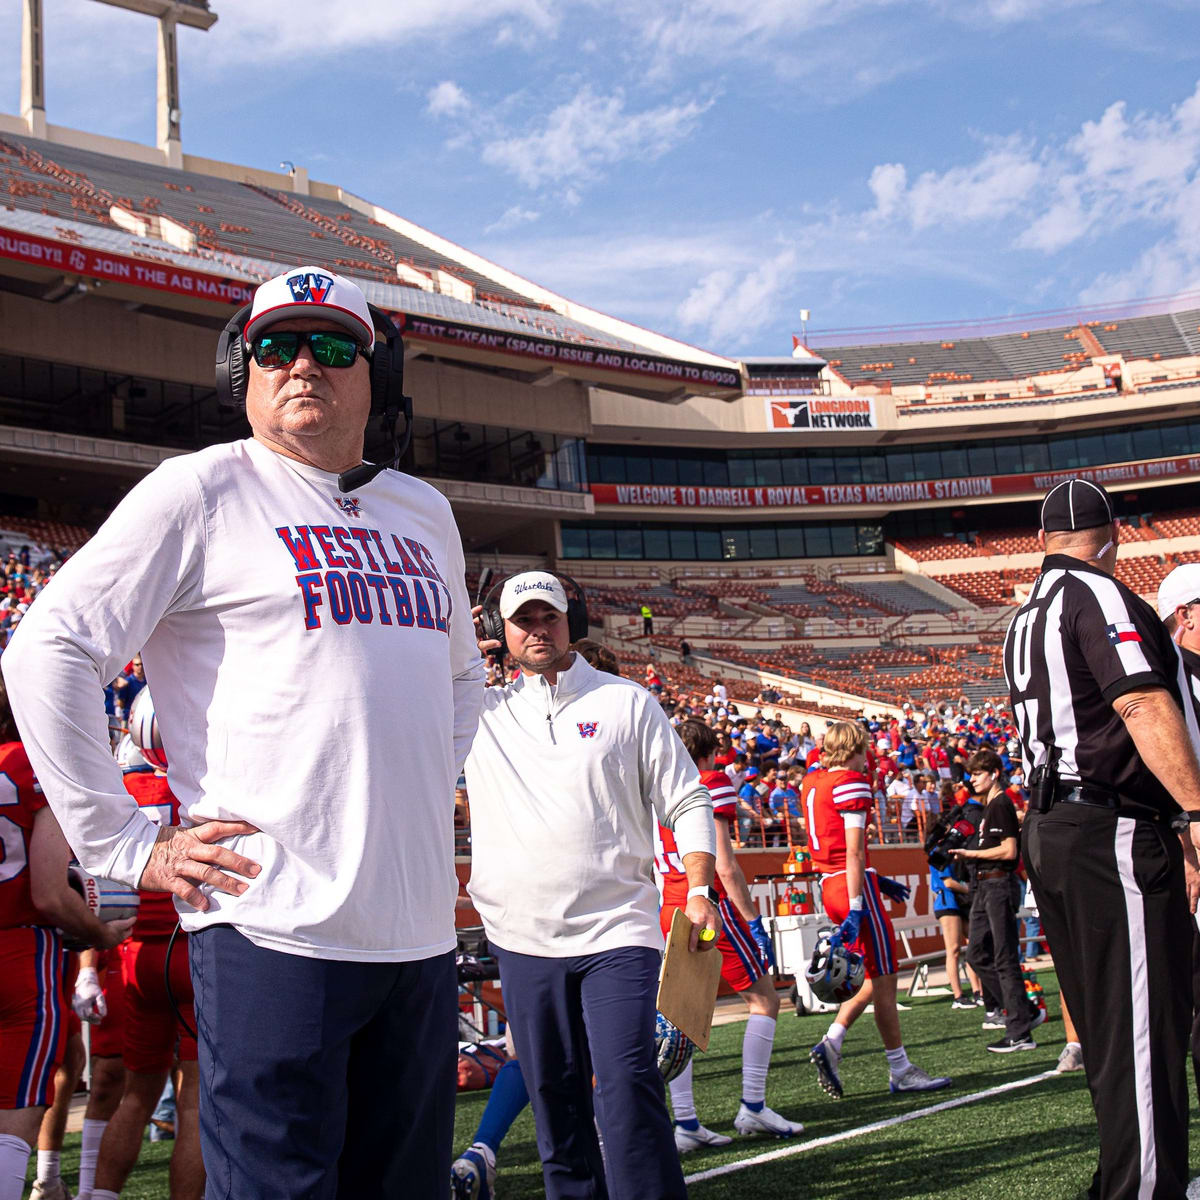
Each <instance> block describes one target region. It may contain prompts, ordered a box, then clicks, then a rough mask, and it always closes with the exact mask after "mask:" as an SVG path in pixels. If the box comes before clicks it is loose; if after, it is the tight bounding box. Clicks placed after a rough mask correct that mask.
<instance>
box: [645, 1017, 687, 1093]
mask: <svg viewBox="0 0 1200 1200" xmlns="http://www.w3.org/2000/svg"><path fill="white" fill-rule="evenodd" d="M654 1042H655V1046H656V1047H657V1051H658V1069H659V1072H660V1073H661V1075H662V1077H663V1082H665V1083H670V1082H671V1080H672V1079H674V1078H675V1077H676V1076H677V1075H679V1074H681V1073H682V1072H683V1069H684V1068H685V1067H686V1066H687V1065H688V1063H690V1062H691V1061H692V1051H693V1050H694V1049H695V1048H696V1046H695V1043H694V1042H693V1041H692V1039H691V1038H689V1037H688V1036H687V1035H686V1034H685V1033H684V1032H683V1031H682V1030H680V1029H677V1028H676V1027H675V1026H674V1025H672V1024H671V1022H670V1021H668V1020H667V1018H666V1017H664V1016H663V1015H662V1013H655V1014H654Z"/></svg>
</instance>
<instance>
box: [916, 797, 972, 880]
mask: <svg viewBox="0 0 1200 1200" xmlns="http://www.w3.org/2000/svg"><path fill="white" fill-rule="evenodd" d="M974 810H975V813H974V820H972V814H971V813H969V812H968V810H967V806H966V805H965V804H958V805H956V806H955V807H954V808H952V809H951V810H950V811H949V812H947V813H943V814H942V815H941V816H940V817H938V819H937V820H936V821H935V822H934V823H933V825H932V826H931V827H930V830H929V833H928V834H926V836H925V847H924V849H925V853H926V854H927V855H928V857H929V865H930V866H931V867H936V868H937V869H938V870H939V871H944V870H946V868H947V867H949V866H950V865H951V864H952V863H953V862H954V860H953V859H952V858H951V857H950V853H949V852H950V851H951V850H963V849H965V848H966V846H967V845H968V843H969V842H970V840H971V839H972V838H973V837H974V836H975V833H976V830H977V828H978V822H979V817H980V816H982V815H983V809H982V808H981V807H980V806H978V805H976V806H974Z"/></svg>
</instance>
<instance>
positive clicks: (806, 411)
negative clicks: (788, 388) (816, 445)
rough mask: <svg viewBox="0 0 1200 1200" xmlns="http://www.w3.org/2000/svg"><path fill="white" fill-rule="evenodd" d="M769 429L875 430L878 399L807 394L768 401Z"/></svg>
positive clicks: (781, 430) (782, 430) (784, 430)
mask: <svg viewBox="0 0 1200 1200" xmlns="http://www.w3.org/2000/svg"><path fill="white" fill-rule="evenodd" d="M766 407H767V428H768V429H770V430H775V431H780V432H786V431H787V430H794V429H875V428H877V426H876V424H875V400H874V397H871V396H807V397H805V398H804V399H802V400H797V399H787V400H775V399H771V400H767V401H766Z"/></svg>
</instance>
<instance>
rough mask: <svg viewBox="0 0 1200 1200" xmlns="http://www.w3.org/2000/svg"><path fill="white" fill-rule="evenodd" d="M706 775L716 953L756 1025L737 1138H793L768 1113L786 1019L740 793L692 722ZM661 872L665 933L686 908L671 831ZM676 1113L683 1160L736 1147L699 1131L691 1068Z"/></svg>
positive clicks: (747, 1054)
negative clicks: (737, 831)
mask: <svg viewBox="0 0 1200 1200" xmlns="http://www.w3.org/2000/svg"><path fill="white" fill-rule="evenodd" d="M675 732H676V733H678V734H679V737H680V739H681V740H682V741H683V744H684V746H685V747H687V751H688V753H689V754H690V755H691V756H692V761H693V762H694V763H695V764H696V766H697V767H698V768H699V770H700V782H701V783H703V784H704V786H705V787H706V788H708V790H709V791H710V792H711V793H712V798H713V818H714V822H715V825H716V834H717V867H716V880H715V887H716V891H717V893H718V895H719V899H718V904H717V906H718V908H719V909H720V910H721V923H722V924H721V933H720V936H719V937H718V939H717V949H718V950H719V951H720V953H721V978H722V979H724V980H725V982H726V983H727V984H729V986H730V987H731V988H733V990H734V991H735V992H737V993H738V994H739V995H740V996H741V997H742V999H743V1000H744V1001H745V1002H746V1007H747V1008H749V1010H750V1017H749V1019H748V1020H747V1022H746V1032H745V1035H744V1036H743V1038H742V1103H741V1106H740V1107H739V1108H738V1112H737V1116H736V1117H734V1121H733V1127H734V1128H735V1129H736V1130H737V1131H738V1133H740V1134H743V1135H747V1134H756V1133H765V1134H770V1135H771V1136H773V1137H794V1136H795V1135H796V1134H797V1133H800V1132H802V1131H803V1129H804V1126H803V1125H801V1124H800V1123H799V1122H797V1121H789V1120H787V1118H786V1117H781V1116H780V1115H779V1114H778V1113H777V1112H773V1111H772V1110H771V1109H769V1108H767V1106H766V1103H765V1098H766V1094H767V1067H768V1066H769V1064H770V1061H771V1047H772V1046H773V1045H774V1042H775V1021H776V1018H777V1017H778V1016H779V996H778V994H777V993H776V991H775V982H774V980H773V979H772V978H771V968H772V967H773V966H774V965H775V952H774V949H773V948H772V946H771V939H770V937H769V936H768V935H767V933H766V931H765V930H764V929H763V924H762V917H761V916H760V915H759V913H758V911H757V909H756V908H755V906H754V902H753V900H752V899H751V898H750V889H749V888H748V887H747V886H746V876H745V875H744V874H743V873H742V868H741V867H740V866H739V865H738V861H737V858H736V857H735V856H734V853H733V840H732V838H731V835H730V829H731V827H732V825H733V823H734V822H735V821H736V820H737V793H736V792H735V791H734V790H733V787H732V786H731V784H730V782H729V776H728V775H726V774H725V772H724V771H718V770H714V766H713V759H714V756H715V754H716V752H717V747H718V745H719V741H718V738H717V735H716V734H715V733H714V732H713V731H712V729H710V728H709V727H708V726H707V725H705V724H704V722H703V721H698V720H695V719H689V720H687V721H683V722H682V723H681V724H680V725H679V726H678V727H677V728H676V730H675ZM657 851H658V852H657V854H656V856H655V865H656V866H657V868H658V872H659V874H660V875H661V876H662V882H663V904H662V912H661V914H660V920H661V922H662V928H663V933H664V934H665V933H667V932H668V931H669V930H670V928H671V917H672V915H673V914H674V912H675V910H676V909H677V908H679V909H682V908H684V907H685V906H686V904H687V891H688V879H687V873H686V872H685V871H684V869H683V863H682V862H681V861H680V858H679V854H678V852H677V851H676V849H675V838H674V836H673V835H672V834H671V831H670V830H669V829H664V828H663V827H662V826H661V825H660V826H659V828H658V846H657ZM670 1089H671V1108H672V1110H673V1111H674V1114H675V1145H676V1147H678V1149H679V1152H680V1154H685V1153H687V1151H689V1150H696V1149H698V1148H699V1147H701V1146H724V1145H727V1144H728V1143H729V1141H730V1139H729V1138H727V1137H725V1136H724V1135H723V1134H719V1133H714V1132H713V1131H712V1130H711V1129H706V1128H705V1127H704V1126H703V1125H701V1124H700V1122H699V1120H698V1119H697V1117H696V1103H695V1099H694V1097H693V1094H692V1064H691V1062H690V1061H689V1062H688V1065H687V1067H686V1068H685V1069H684V1070H683V1072H682V1073H681V1074H679V1075H678V1076H677V1077H676V1078H674V1079H672V1080H671V1083H670Z"/></svg>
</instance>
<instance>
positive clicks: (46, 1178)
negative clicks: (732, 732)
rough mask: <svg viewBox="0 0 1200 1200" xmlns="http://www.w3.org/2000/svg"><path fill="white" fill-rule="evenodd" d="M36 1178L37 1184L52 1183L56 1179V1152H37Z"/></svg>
mask: <svg viewBox="0 0 1200 1200" xmlns="http://www.w3.org/2000/svg"><path fill="white" fill-rule="evenodd" d="M37 1178H38V1182H39V1183H53V1182H54V1180H56V1179H57V1178H58V1151H57V1150H39V1151H38V1152H37Z"/></svg>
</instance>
